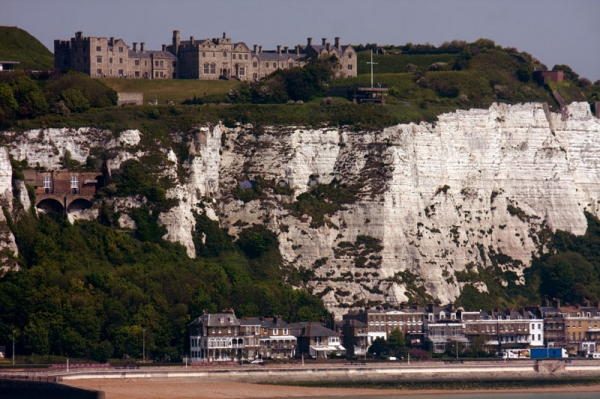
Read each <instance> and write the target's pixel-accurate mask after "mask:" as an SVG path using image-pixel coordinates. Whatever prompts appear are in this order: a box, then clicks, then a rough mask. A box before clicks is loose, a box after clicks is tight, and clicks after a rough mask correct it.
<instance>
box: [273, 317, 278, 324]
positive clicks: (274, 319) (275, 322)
mask: <svg viewBox="0 0 600 399" xmlns="http://www.w3.org/2000/svg"><path fill="white" fill-rule="evenodd" d="M273 324H277V316H273Z"/></svg>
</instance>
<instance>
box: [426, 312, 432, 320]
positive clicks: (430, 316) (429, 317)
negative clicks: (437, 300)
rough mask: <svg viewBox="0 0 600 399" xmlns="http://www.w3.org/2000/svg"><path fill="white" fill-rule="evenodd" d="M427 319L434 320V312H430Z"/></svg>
mask: <svg viewBox="0 0 600 399" xmlns="http://www.w3.org/2000/svg"><path fill="white" fill-rule="evenodd" d="M427 319H428V320H429V321H433V313H429V314H428V315H427Z"/></svg>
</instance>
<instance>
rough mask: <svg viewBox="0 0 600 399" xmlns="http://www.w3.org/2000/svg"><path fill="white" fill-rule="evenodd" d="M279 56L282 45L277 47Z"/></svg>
mask: <svg viewBox="0 0 600 399" xmlns="http://www.w3.org/2000/svg"><path fill="white" fill-rule="evenodd" d="M277 54H281V44H278V45H277Z"/></svg>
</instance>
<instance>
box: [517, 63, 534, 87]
mask: <svg viewBox="0 0 600 399" xmlns="http://www.w3.org/2000/svg"><path fill="white" fill-rule="evenodd" d="M532 76H533V67H532V66H531V64H529V63H528V62H524V63H522V64H521V65H519V68H518V69H517V79H519V80H520V81H521V82H523V83H527V82H529V81H530V80H531V77H532Z"/></svg>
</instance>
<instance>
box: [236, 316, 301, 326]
mask: <svg viewBox="0 0 600 399" xmlns="http://www.w3.org/2000/svg"><path fill="white" fill-rule="evenodd" d="M239 322H240V325H241V326H261V327H263V328H289V327H290V325H289V324H288V323H286V322H285V321H283V320H281V318H277V319H275V320H273V317H244V318H242V319H239Z"/></svg>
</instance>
